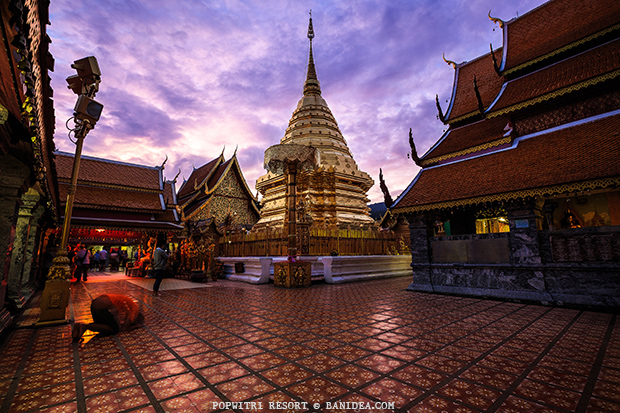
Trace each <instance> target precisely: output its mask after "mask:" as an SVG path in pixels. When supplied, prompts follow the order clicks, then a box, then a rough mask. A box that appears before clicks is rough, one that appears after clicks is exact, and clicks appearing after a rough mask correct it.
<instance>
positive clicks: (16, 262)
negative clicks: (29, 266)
mask: <svg viewBox="0 0 620 413" xmlns="http://www.w3.org/2000/svg"><path fill="white" fill-rule="evenodd" d="M39 198H40V195H39V193H38V192H36V191H34V190H33V189H30V190H29V191H28V192H27V193H25V194H24V195H22V198H21V201H22V202H21V205H20V207H19V212H18V215H17V223H16V225H15V239H14V240H13V250H12V251H11V264H10V265H11V266H10V268H9V275H8V279H7V292H8V297H9V299H10V300H12V301H13V302H14V303H15V305H16V306H17V307H18V308H22V307H23V306H24V305H25V304H26V302H27V301H28V299H29V298H30V296H31V295H32V290H31V289H30V288H29V287H28V286H27V283H28V281H29V277H28V276H25V275H24V265H25V259H26V255H27V249H28V242H29V239H30V236H31V234H30V232H31V230H32V231H33V232H35V234H36V227H35V228H33V225H32V223H33V213H32V210H33V208H34V207H35V206H36V205H37V203H38V202H39ZM30 256H32V255H31V254H30Z"/></svg>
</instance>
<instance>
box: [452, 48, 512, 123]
mask: <svg viewBox="0 0 620 413" xmlns="http://www.w3.org/2000/svg"><path fill="white" fill-rule="evenodd" d="M493 53H494V56H495V58H496V59H497V61H498V62H499V60H500V59H501V56H502V49H501V48H500V49H498V50H495V51H494V52H493ZM474 76H476V82H477V84H478V90H479V92H480V97H481V99H482V104H483V107H484V108H485V109H486V108H487V107H488V106H489V105H490V104H491V103H492V102H493V99H495V97H496V96H497V94H498V93H499V91H500V90H501V87H502V83H503V82H504V80H503V78H502V77H500V76H499V75H498V74H497V72H496V71H495V68H494V66H493V59H492V57H491V53H490V52H489V53H487V54H485V55H484V56H481V57H479V58H477V59H475V60H472V61H470V62H465V63H461V64H459V65H456V70H455V73H454V86H453V90H452V98H451V100H450V106H449V107H448V109H447V110H446V115H445V122H446V123H452V122H454V121H455V120H458V119H459V118H462V117H469V116H473V115H476V114H478V113H479V112H478V99H477V97H476V93H475V91H474ZM468 115H469V116H468Z"/></svg>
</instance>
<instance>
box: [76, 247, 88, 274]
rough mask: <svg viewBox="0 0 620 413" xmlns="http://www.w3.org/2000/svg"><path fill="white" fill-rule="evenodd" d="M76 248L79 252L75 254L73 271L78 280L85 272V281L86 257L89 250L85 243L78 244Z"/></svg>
mask: <svg viewBox="0 0 620 413" xmlns="http://www.w3.org/2000/svg"><path fill="white" fill-rule="evenodd" d="M76 249H77V252H76V253H75V255H74V256H73V260H74V261H75V271H74V272H73V277H74V278H75V279H76V282H80V279H81V278H82V274H84V281H86V274H85V273H84V260H85V259H86V252H87V250H86V248H85V247H84V245H78V246H77V247H76Z"/></svg>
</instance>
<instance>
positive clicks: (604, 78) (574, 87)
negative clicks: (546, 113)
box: [487, 69, 620, 119]
mask: <svg viewBox="0 0 620 413" xmlns="http://www.w3.org/2000/svg"><path fill="white" fill-rule="evenodd" d="M619 75H620V69H618V70H614V71H613V72H610V73H607V74H605V75H602V76H599V77H595V78H592V79H588V80H585V81H583V82H580V83H577V84H575V85H572V86H569V87H566V88H564V89H560V90H556V91H555V92H551V93H547V94H545V95H542V96H539V97H537V98H534V99H530V100H526V101H525V102H521V103H518V104H516V105H512V106H509V107H507V108H504V109H500V110H498V111H495V112H490V113H488V114H487V119H491V118H494V117H496V116H500V115H505V114H507V113H510V112H514V111H516V110H520V109H523V108H526V107H528V106H532V105H536V104H538V103H542V102H545V101H547V100H549V99H553V98H557V97H559V96H564V95H566V94H568V93H572V92H575V91H577V90H580V89H584V88H587V87H590V86H594V85H596V84H598V83H601V82H606V81H608V80H611V79H615V78H616V77H618V76H619Z"/></svg>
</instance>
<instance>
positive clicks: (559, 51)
mask: <svg viewBox="0 0 620 413" xmlns="http://www.w3.org/2000/svg"><path fill="white" fill-rule="evenodd" d="M619 28H620V23H618V24H615V25H613V26H611V27H608V28H607V29H605V30H601V31H600V32H598V33H594V34H591V35H590V36H588V37H584V38H583V39H580V40H578V41H576V42H574V43H571V44H567V45H566V46H564V47H560V48H559V49H556V50H554V51H552V52H550V53H547V54H546V55H543V56H540V57H538V58H536V59H533V60H530V61H528V62H525V63H522V64H520V65H519V66H515V67H513V68H512V69H510V70H506V71H504V72H502V75H504V76H505V75H509V74H511V73H514V72H516V71H519V70H521V69H523V68H525V67H528V66H532V65H534V64H536V63H539V62H542V61H544V60H546V59H549V58H551V57H553V56H555V55H557V54H560V53H563V52H565V51H567V50H570V49H573V48H575V47H577V46H581V45H582V44H584V43H587V42H589V41H591V40H594V39H596V38H597V37H601V36H604V35H606V34H609V33H611V32H613V31H614V30H618V29H619Z"/></svg>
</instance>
